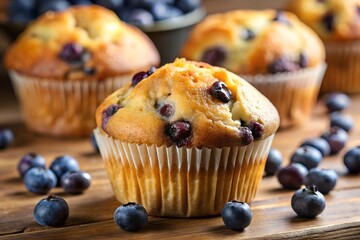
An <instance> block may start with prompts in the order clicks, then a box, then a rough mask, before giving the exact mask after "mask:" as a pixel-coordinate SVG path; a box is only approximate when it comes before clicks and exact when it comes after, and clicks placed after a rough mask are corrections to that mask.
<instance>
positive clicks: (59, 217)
mask: <svg viewBox="0 0 360 240" xmlns="http://www.w3.org/2000/svg"><path fill="white" fill-rule="evenodd" d="M68 217H69V206H68V204H67V202H66V201H65V200H64V199H62V198H61V197H58V196H53V195H50V196H48V197H47V198H44V199H42V200H41V201H40V202H39V203H38V204H37V205H36V206H35V209H34V219H35V221H36V222H37V223H38V224H40V225H42V226H49V227H60V226H62V225H64V224H65V222H66V220H67V219H68Z"/></svg>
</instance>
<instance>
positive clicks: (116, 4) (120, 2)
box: [93, 0, 124, 10]
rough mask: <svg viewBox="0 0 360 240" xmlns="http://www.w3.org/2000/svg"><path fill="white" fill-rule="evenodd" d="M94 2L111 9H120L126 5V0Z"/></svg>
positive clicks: (100, 0)
mask: <svg viewBox="0 0 360 240" xmlns="http://www.w3.org/2000/svg"><path fill="white" fill-rule="evenodd" d="M93 2H94V3H95V4H98V5H101V6H103V7H106V8H109V9H111V10H117V9H120V8H122V7H123V5H124V0H94V1H93Z"/></svg>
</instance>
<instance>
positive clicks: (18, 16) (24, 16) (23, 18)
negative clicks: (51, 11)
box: [9, 12, 34, 24]
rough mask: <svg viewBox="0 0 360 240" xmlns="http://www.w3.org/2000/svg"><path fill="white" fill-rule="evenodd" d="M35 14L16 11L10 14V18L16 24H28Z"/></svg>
mask: <svg viewBox="0 0 360 240" xmlns="http://www.w3.org/2000/svg"><path fill="white" fill-rule="evenodd" d="M33 18H34V16H33V15H32V14H31V13H23V12H15V13H13V14H11V15H10V16H9V20H10V21H11V22H13V23H16V24H27V23H29V22H30V21H31V20H32V19H33Z"/></svg>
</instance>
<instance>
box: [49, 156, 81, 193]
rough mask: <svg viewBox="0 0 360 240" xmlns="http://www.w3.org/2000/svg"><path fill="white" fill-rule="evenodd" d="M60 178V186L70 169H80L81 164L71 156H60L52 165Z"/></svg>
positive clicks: (51, 167) (51, 168)
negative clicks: (63, 176) (62, 178)
mask: <svg viewBox="0 0 360 240" xmlns="http://www.w3.org/2000/svg"><path fill="white" fill-rule="evenodd" d="M50 170H52V171H53V172H54V173H55V175H56V177H57V180H58V186H59V185H60V181H61V177H62V175H64V174H65V173H67V172H69V171H79V170H80V168H79V164H78V162H77V161H76V159H75V158H73V157H71V156H67V155H64V156H59V157H57V158H55V160H54V161H53V162H52V163H51V165H50Z"/></svg>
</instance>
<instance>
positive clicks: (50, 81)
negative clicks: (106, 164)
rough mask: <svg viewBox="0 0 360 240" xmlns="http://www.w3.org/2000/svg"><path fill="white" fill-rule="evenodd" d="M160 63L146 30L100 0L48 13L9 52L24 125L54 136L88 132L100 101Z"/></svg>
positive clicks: (9, 61) (27, 29) (24, 33)
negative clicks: (107, 7) (132, 23)
mask: <svg viewBox="0 0 360 240" xmlns="http://www.w3.org/2000/svg"><path fill="white" fill-rule="evenodd" d="M158 64H159V54H158V52H157V50H156V48H155V46H154V45H153V44H152V42H151V41H150V39H148V38H147V36H146V35H145V34H143V33H142V32H141V31H140V30H139V29H137V28H135V27H133V26H131V25H128V24H126V23H124V22H122V21H121V20H120V19H119V18H118V17H117V16H116V15H115V14H114V13H113V12H112V11H110V10H108V9H106V8H103V7H100V6H96V5H90V6H78V7H73V8H68V9H67V10H65V11H61V12H47V13H45V14H44V15H42V16H40V17H39V18H38V19H37V20H35V21H34V22H32V23H31V24H30V25H29V26H28V27H27V28H26V30H25V31H24V32H23V33H22V34H21V35H20V36H19V37H18V39H17V40H16V41H15V42H14V43H13V44H12V45H11V46H10V48H9V49H8V51H7V53H6V56H5V66H6V68H7V69H8V71H9V73H10V76H11V78H12V80H13V85H14V87H15V90H16V92H17V95H18V98H19V101H20V104H21V106H22V110H23V116H24V119H25V122H26V124H27V125H28V127H29V128H30V129H32V130H34V131H36V132H39V133H45V134H51V135H55V136H88V135H89V134H90V132H91V130H92V129H93V127H94V126H95V122H94V117H93V116H94V113H95V109H96V106H97V104H98V103H99V102H101V101H102V100H103V99H104V97H105V96H106V95H108V94H109V93H111V92H113V91H114V90H115V89H117V88H119V87H121V86H122V85H124V84H125V83H128V82H130V81H131V78H132V76H133V74H134V73H136V72H139V71H142V70H145V71H146V70H147V69H149V68H150V67H151V66H156V65H158ZM29 99H31V100H29Z"/></svg>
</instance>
